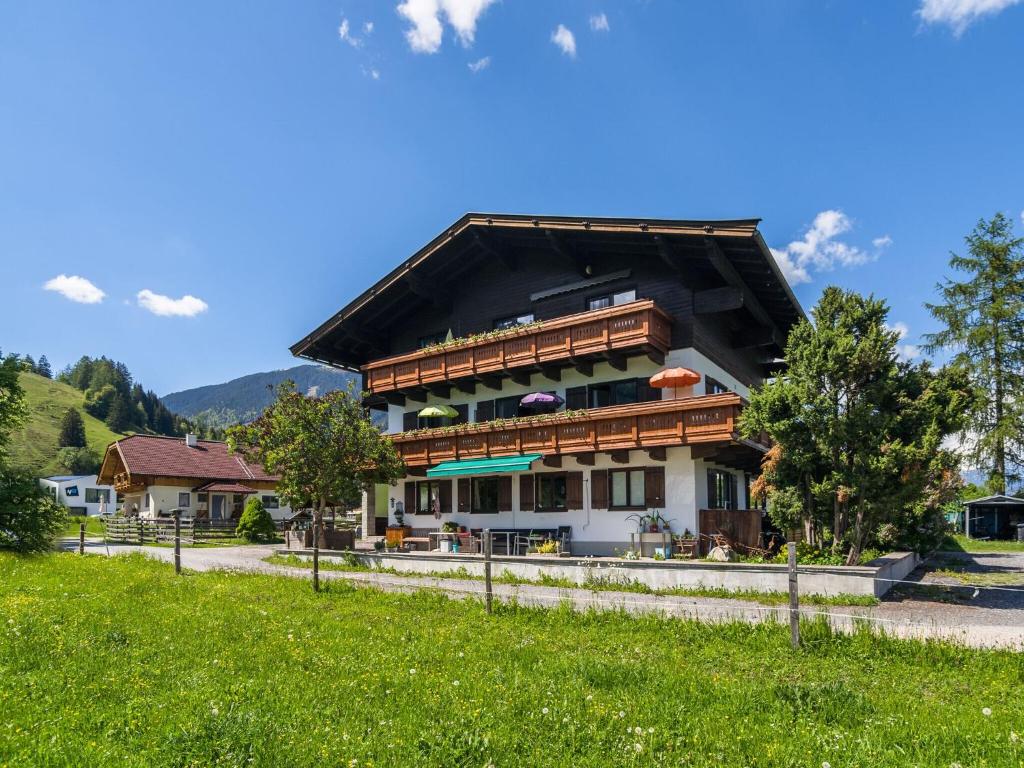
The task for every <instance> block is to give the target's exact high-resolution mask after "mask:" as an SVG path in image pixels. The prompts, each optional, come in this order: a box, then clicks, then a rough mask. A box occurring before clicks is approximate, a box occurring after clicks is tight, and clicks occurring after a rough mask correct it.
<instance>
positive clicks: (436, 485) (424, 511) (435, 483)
mask: <svg viewBox="0 0 1024 768" xmlns="http://www.w3.org/2000/svg"><path fill="white" fill-rule="evenodd" d="M423 486H426V488H427V508H426V509H420V488H421V487H423ZM431 486H433V487H434V489H435V490H436V491H437V494H436V498H437V504H438V509H440V506H441V481H440V480H417V481H416V511H415V512H413V514H414V515H431V514H433V513H432V512H431V511H430V498H431V496H430V487H431ZM405 514H409V510H406V511H405Z"/></svg>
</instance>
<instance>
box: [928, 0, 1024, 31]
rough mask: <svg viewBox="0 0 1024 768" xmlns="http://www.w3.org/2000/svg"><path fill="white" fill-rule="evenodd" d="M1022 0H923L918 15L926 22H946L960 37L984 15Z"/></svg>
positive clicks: (1002, 9)
mask: <svg viewBox="0 0 1024 768" xmlns="http://www.w3.org/2000/svg"><path fill="white" fill-rule="evenodd" d="M1020 1H1021V0H921V5H920V7H918V9H917V15H918V16H919V17H920V19H921V21H923V22H924V23H926V24H946V25H948V26H949V27H951V28H952V29H953V34H954V35H956V36H957V37H959V36H960V35H962V34H963V33H964V31H965V30H966V29H967V27H969V26H970V25H971V24H973V23H974V22H975V21H977V20H978V19H980V18H982V17H983V16H995V15H996V14H997V13H1000V12H1001V11H1004V10H1006V9H1007V8H1009V7H1010V6H1011V5H1016V4H1017V3H1019V2H1020Z"/></svg>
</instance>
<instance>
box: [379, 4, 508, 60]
mask: <svg viewBox="0 0 1024 768" xmlns="http://www.w3.org/2000/svg"><path fill="white" fill-rule="evenodd" d="M494 2H495V0H404V2H402V3H399V5H398V6H397V10H398V14H399V15H400V16H403V17H404V18H405V19H406V20H408V21H409V22H410V23H411V24H412V26H411V27H410V28H409V29H407V30H406V31H405V39H406V40H407V41H408V42H409V47H410V48H412V50H413V51H414V52H416V53H437V52H438V51H439V50H440V49H441V38H442V36H443V34H444V25H443V24H442V22H441V17H442V16H444V19H445V20H446V21H447V22H448V24H449V25H450V26H451V27H452V29H454V30H455V35H456V37H458V39H459V42H460V43H462V45H463V46H465V47H468V46H470V45H472V44H473V40H474V39H475V38H476V24H477V21H478V20H479V19H480V16H481V15H483V12H484V11H486V10H487V8H488V7H489V6H490V5H492V4H493V3H494Z"/></svg>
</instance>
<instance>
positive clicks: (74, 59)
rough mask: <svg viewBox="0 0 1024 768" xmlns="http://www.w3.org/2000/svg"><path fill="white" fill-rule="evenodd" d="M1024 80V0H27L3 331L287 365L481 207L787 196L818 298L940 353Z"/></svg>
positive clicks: (1, 22) (204, 359)
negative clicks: (938, 330) (827, 295)
mask: <svg viewBox="0 0 1024 768" xmlns="http://www.w3.org/2000/svg"><path fill="white" fill-rule="evenodd" d="M345 22H347V24H346V23H345ZM368 25H372V28H371V27H370V26H368ZM342 32H343V33H344V34H342ZM471 65H472V66H471ZM1022 73H1024V3H1019V2H1017V1H1016V0H890V1H889V2H870V3H858V2H822V1H821V0H809V1H808V2H797V0H791V1H789V2H783V1H782V0H778V1H776V0H749V1H745V0H732V1H731V2H724V3H721V2H714V3H710V2H709V3H706V4H702V5H698V4H696V3H679V2H669V0H646V1H643V2H641V1H639V0H638V1H636V2H634V1H632V0H606V1H605V2H597V1H596V0H594V1H592V0H579V1H578V2H573V1H566V2H558V3H555V2H545V1H542V0H532V1H526V0H501V2H488V0H410V1H409V2H402V3H399V1H398V0H391V1H390V2H368V1H366V0H364V1H363V2H358V1H354V0H350V1H347V2H344V3H341V4H338V3H333V2H332V3H326V2H303V3H293V2H287V3H286V2H277V3H271V2H250V3H226V2H224V3H208V2H184V1H183V2H177V3H155V2H135V1H134V0H133V2H107V3H102V4H95V3H85V2H82V3H74V2H65V3H51V2H43V1H42V0H41V1H40V2H31V3H6V4H4V5H3V6H2V7H0V105H2V108H0V268H2V271H0V276H2V284H3V286H4V289H5V290H4V292H3V294H4V299H3V301H2V302H0V349H3V351H4V352H10V351H18V352H22V353H30V354H32V355H33V356H36V357H38V355H39V354H41V353H45V354H46V355H47V356H48V357H49V359H50V360H51V362H53V363H54V364H55V365H58V366H62V365H64V364H66V363H68V362H70V361H73V360H74V359H77V357H78V356H80V355H82V354H90V355H100V354H106V355H109V356H112V357H115V358H118V359H120V360H123V361H124V362H126V363H127V364H128V366H129V367H130V368H131V370H132V371H133V372H134V373H135V374H136V376H137V377H138V378H139V379H140V380H141V381H142V382H143V383H144V384H145V385H146V386H147V387H150V388H152V389H155V390H156V391H157V392H158V393H161V394H163V393H166V392H169V391H173V390H177V389H182V388H186V387H191V386H197V385H201V384H207V383H213V382H218V381H224V380H227V379H229V378H232V377H234V376H238V375H242V374H245V373H250V372H253V371H258V370H265V369H270V368H278V367H285V366H288V365H291V364H293V360H292V358H291V357H290V355H289V353H288V351H287V348H288V346H289V344H291V343H292V342H294V341H297V340H298V339H299V338H301V337H302V336H303V335H304V334H305V333H306V332H308V331H309V330H311V329H312V328H313V327H315V326H316V325H317V324H319V323H320V322H321V321H322V320H324V319H325V318H326V317H327V316H328V315H329V314H331V313H332V312H334V311H336V310H337V309H338V308H339V307H341V306H342V305H343V304H344V303H345V302H346V301H347V300H348V299H350V298H351V297H353V296H354V295H356V294H357V293H359V292H360V291H361V290H362V289H364V288H365V287H367V286H368V285H369V284H370V283H372V282H373V281H374V280H376V279H377V278H378V277H380V276H381V275H382V274H384V273H385V272H386V271H388V270H389V269H390V268H391V267H393V266H394V265H395V264H397V263H398V262H399V261H400V260H401V259H403V258H404V257H406V256H407V255H408V254H410V253H411V252H413V251H414V250H415V249H416V248H418V247H419V246H420V245H422V244H423V243H424V242H426V241H427V240H429V239H430V238H432V237H433V236H434V235H436V234H437V233H438V232H439V231H441V230H442V229H443V228H444V227H446V226H447V225H448V224H449V223H451V222H452V221H453V220H455V219H456V218H457V217H458V216H460V215H461V214H462V213H464V212H466V211H469V210H485V211H507V212H540V213H550V214H589V215H593V216H600V215H612V216H632V215H636V216H645V217H656V216H663V217H679V218H704V217H707V218H734V217H747V216H758V217H762V218H763V219H764V221H763V222H762V225H761V229H762V232H763V233H764V235H765V238H766V240H767V241H768V242H769V244H771V245H772V246H773V247H775V248H777V249H778V250H779V252H780V258H781V259H782V260H783V261H785V262H787V267H788V269H789V271H790V274H791V275H792V276H793V280H794V288H795V290H796V292H797V295H798V297H799V298H800V300H801V301H802V302H803V304H804V306H805V307H807V308H810V306H812V305H813V303H814V301H815V300H816V298H817V296H818V295H819V293H820V291H821V289H822V288H823V287H824V286H825V285H827V284H829V283H837V284H840V285H843V286H846V287H849V288H854V289H857V290H860V291H865V292H874V293H876V294H877V295H880V296H882V297H884V298H886V299H887V300H888V301H889V302H890V304H891V306H892V320H893V322H894V323H902V324H904V325H905V327H906V329H907V337H906V339H905V340H904V341H905V343H906V344H908V345H913V344H914V343H915V342H916V341H917V340H918V336H919V335H920V334H921V333H923V332H926V331H928V330H930V329H932V328H933V324H932V322H931V321H930V319H929V318H928V315H927V313H926V312H925V310H924V309H923V308H922V303H923V302H924V301H927V300H929V299H930V298H932V297H933V289H934V284H935V282H936V280H938V279H940V278H941V277H942V276H943V275H944V274H946V273H947V269H946V262H947V255H948V251H949V250H950V249H958V248H960V247H961V245H962V238H963V236H964V235H965V234H966V233H967V232H968V231H969V230H970V229H971V227H972V226H973V225H974V223H975V221H976V220H977V219H978V218H979V217H982V216H991V215H992V214H993V213H995V212H996V211H1003V212H1005V213H1007V214H1009V215H1011V216H1013V218H1014V220H1015V221H1016V223H1017V226H1018V228H1021V227H1022V226H1024V223H1022V218H1021V214H1022V210H1024V183H1022V181H1024V141H1022V136H1024V129H1022V126H1024V99H1022V98H1021V94H1022V85H1024V81H1022ZM791 244H795V245H791ZM62 275H63V276H64V278H63V279H61V277H60V276H62ZM73 278H82V280H76V279H73ZM86 281H87V282H86ZM45 285H50V287H51V288H52V290H46V289H44V286H45ZM100 293H102V296H100ZM69 297H70V298H69ZM907 352H908V353H909V354H913V352H914V350H913V348H910V347H908V349H907Z"/></svg>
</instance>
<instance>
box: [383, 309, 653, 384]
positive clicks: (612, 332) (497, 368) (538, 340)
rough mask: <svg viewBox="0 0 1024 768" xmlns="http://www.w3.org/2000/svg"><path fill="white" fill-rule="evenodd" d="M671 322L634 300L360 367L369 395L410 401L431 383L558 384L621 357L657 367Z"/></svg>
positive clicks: (621, 360) (621, 361)
mask: <svg viewBox="0 0 1024 768" xmlns="http://www.w3.org/2000/svg"><path fill="white" fill-rule="evenodd" d="M670 331H671V318H670V317H669V316H668V315H667V314H666V313H665V312H664V311H662V310H661V309H660V308H659V307H658V306H657V305H655V303H654V302H653V301H649V300H642V301H634V302H630V303H629V304H622V305H620V306H617V307H608V308H606V309H598V310H593V311H590V312H581V313H579V314H576V315H566V316H565V317H559V318H556V319H554V320H545V321H542V322H538V323H531V324H529V325H526V326H522V327H519V328H509V329H507V330H502V331H494V332H491V333H482V334H478V335H475V336H470V337H467V338H465V339H456V340H454V341H452V342H448V343H445V344H438V345H435V346H432V347H427V348H426V349H421V350H417V351H416V352H410V353H408V354H404V355H397V356H394V357H387V358H384V359H382V360H376V361H374V362H372V363H368V364H367V365H364V366H363V371H364V372H365V373H366V378H367V384H366V387H367V390H368V391H369V392H370V393H371V394H381V395H385V394H399V395H410V394H414V393H417V392H422V391H423V389H424V388H428V387H430V386H431V385H444V384H448V383H453V382H458V381H460V380H462V381H472V380H483V381H487V380H488V379H489V378H491V377H497V376H502V375H505V376H511V377H513V378H514V377H516V376H528V375H529V374H530V373H533V372H536V371H542V372H544V373H546V374H547V375H549V376H550V377H552V378H555V379H557V377H558V371H559V370H560V369H561V368H565V367H569V366H578V367H582V366H589V365H592V364H593V362H594V361H595V360H609V361H611V362H612V364H613V365H616V366H617V367H621V368H623V369H624V367H625V363H624V359H625V357H626V356H628V355H639V354H646V355H649V356H651V357H652V358H653V359H655V360H657V361H659V363H660V362H663V361H664V356H665V353H666V352H668V349H669V343H670V336H671V333H670Z"/></svg>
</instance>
